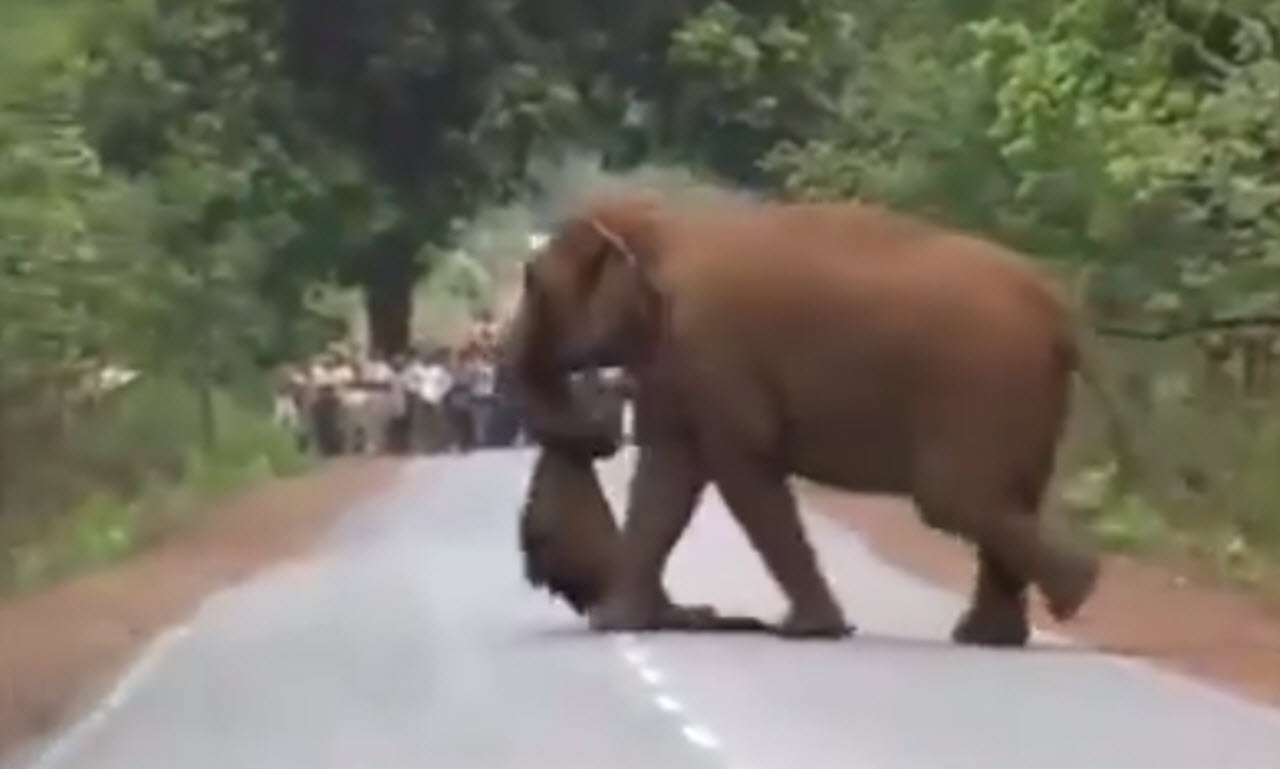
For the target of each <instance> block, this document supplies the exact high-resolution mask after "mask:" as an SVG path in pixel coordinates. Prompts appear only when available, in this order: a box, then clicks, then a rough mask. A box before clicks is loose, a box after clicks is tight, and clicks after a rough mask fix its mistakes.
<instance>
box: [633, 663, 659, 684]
mask: <svg viewBox="0 0 1280 769" xmlns="http://www.w3.org/2000/svg"><path fill="white" fill-rule="evenodd" d="M634 667H635V669H636V673H638V674H639V675H640V677H641V678H643V679H644V682H645V683H646V684H649V685H650V686H660V685H661V684H662V679H663V675H662V671H661V670H658V669H657V668H655V667H652V666H650V665H635V666H634Z"/></svg>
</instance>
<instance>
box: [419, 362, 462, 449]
mask: <svg viewBox="0 0 1280 769" xmlns="http://www.w3.org/2000/svg"><path fill="white" fill-rule="evenodd" d="M448 355H449V352H448V350H447V349H444V348H441V349H438V350H434V351H433V352H432V353H431V355H430V356H429V357H428V358H427V362H426V364H425V365H424V366H423V367H422V370H421V375H420V377H419V378H418V382H417V393H418V397H419V399H420V404H421V408H422V412H421V413H422V428H421V429H422V437H423V439H424V443H425V445H426V447H427V450H428V451H432V452H435V451H440V450H442V449H444V448H446V447H448V446H449V445H450V444H451V440H450V425H449V421H448V419H447V418H446V415H445V404H444V399H445V395H446V394H447V393H448V392H449V390H450V389H452V387H453V375H452V374H451V373H450V371H449V367H448V365H447V364H448Z"/></svg>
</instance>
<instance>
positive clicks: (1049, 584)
mask: <svg viewBox="0 0 1280 769" xmlns="http://www.w3.org/2000/svg"><path fill="white" fill-rule="evenodd" d="M1101 571H1102V567H1101V564H1100V563H1099V562H1098V557H1097V556H1096V555H1094V554H1092V553H1079V552H1072V553H1067V554H1064V556H1063V557H1062V559H1061V563H1060V565H1059V566H1058V568H1057V569H1056V570H1055V573H1054V574H1053V576H1052V578H1051V579H1046V580H1044V581H1043V582H1041V584H1040V591H1041V592H1042V593H1043V594H1044V597H1045V600H1046V603H1047V604H1048V609H1049V614H1051V615H1052V616H1053V618H1054V619H1055V620H1057V621H1058V622H1066V621H1067V620H1069V619H1071V618H1072V617H1074V616H1075V615H1076V614H1077V613H1078V612H1079V611H1080V607H1081V606H1083V605H1084V602H1085V601H1087V600H1088V599H1089V596H1090V595H1091V594H1092V593H1093V589H1094V587H1096V586H1097V584H1098V577H1099V574H1100V573H1101Z"/></svg>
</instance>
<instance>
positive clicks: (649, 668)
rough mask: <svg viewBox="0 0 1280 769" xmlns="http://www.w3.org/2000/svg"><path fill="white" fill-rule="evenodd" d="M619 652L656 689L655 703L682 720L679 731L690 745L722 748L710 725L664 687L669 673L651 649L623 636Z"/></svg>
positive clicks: (663, 710) (638, 674) (619, 639)
mask: <svg viewBox="0 0 1280 769" xmlns="http://www.w3.org/2000/svg"><path fill="white" fill-rule="evenodd" d="M617 647H618V653H619V654H620V655H621V656H622V659H623V660H625V661H626V663H627V664H628V665H629V666H630V667H631V669H632V670H633V671H634V672H635V674H636V675H637V676H639V677H640V679H641V680H643V681H644V682H645V683H646V684H647V685H649V686H650V687H652V688H653V690H654V694H653V703H654V704H655V705H657V706H658V709H659V710H661V711H662V712H664V713H667V714H670V715H673V716H676V717H677V719H679V722H680V734H681V736H683V737H684V738H685V740H686V741H688V742H689V743H690V744H691V745H693V746H695V747H697V748H700V749H702V750H707V751H717V750H719V749H720V739H719V738H718V737H716V735H715V733H714V732H712V731H711V729H709V728H708V727H707V726H705V725H703V724H700V723H698V722H697V721H695V720H693V719H691V718H690V717H689V716H688V714H687V713H686V712H685V707H684V705H683V704H681V702H680V700H678V699H676V698H675V697H674V696H672V695H671V694H670V693H669V692H667V691H665V690H664V689H663V688H662V683H663V681H664V679H665V678H666V676H665V675H664V674H663V672H662V671H661V670H660V669H659V668H657V667H656V666H654V665H653V664H652V663H651V662H650V661H649V660H650V655H649V651H648V650H647V649H645V648H644V647H643V646H641V645H640V644H639V642H638V641H637V640H636V639H635V637H634V636H631V635H623V636H619V637H618V638H617Z"/></svg>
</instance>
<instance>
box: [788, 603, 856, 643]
mask: <svg viewBox="0 0 1280 769" xmlns="http://www.w3.org/2000/svg"><path fill="white" fill-rule="evenodd" d="M856 631H857V628H856V627H855V626H854V625H853V624H852V623H849V622H847V621H846V620H845V618H844V614H843V613H842V612H841V611H840V609H839V607H836V606H828V607H826V608H823V609H808V610H797V609H792V610H791V611H789V612H787V616H786V617H784V618H783V620H782V622H780V623H779V624H778V626H777V627H776V628H774V633H776V634H777V635H779V636H781V637H783V638H788V639H794V640H806V639H812V640H822V639H836V638H845V637H847V636H850V635H852V634H853V633H854V632H856Z"/></svg>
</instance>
